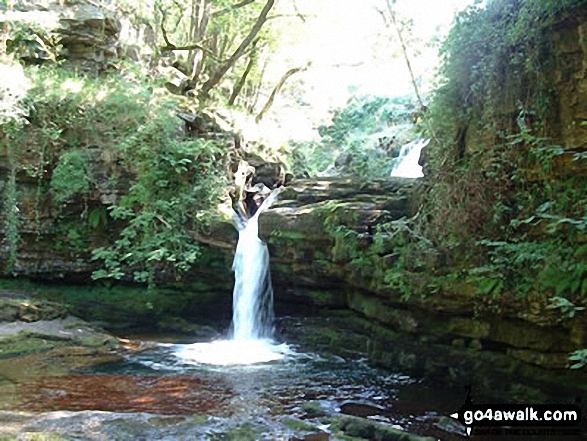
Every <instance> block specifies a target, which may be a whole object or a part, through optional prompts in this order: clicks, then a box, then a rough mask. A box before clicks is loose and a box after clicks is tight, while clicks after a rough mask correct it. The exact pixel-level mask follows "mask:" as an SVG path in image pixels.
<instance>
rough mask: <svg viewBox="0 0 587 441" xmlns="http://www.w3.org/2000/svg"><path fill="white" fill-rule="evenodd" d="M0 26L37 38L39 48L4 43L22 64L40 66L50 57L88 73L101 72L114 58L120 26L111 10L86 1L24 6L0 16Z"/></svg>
mask: <svg viewBox="0 0 587 441" xmlns="http://www.w3.org/2000/svg"><path fill="white" fill-rule="evenodd" d="M0 22H1V23H3V22H8V23H10V24H11V25H12V26H13V27H18V28H22V29H23V30H24V31H25V32H27V30H28V33H30V34H31V35H37V36H38V37H37V38H38V39H39V40H38V41H39V42H41V41H42V44H40V43H39V44H31V42H30V41H29V40H19V38H20V37H19V36H16V37H15V38H14V40H10V41H8V47H9V50H12V51H14V52H15V53H16V55H17V56H18V57H20V58H22V59H23V60H24V61H26V62H31V63H35V62H40V61H42V60H44V59H47V58H50V57H51V56H52V54H50V53H49V52H53V51H54V52H56V54H55V55H57V56H59V57H63V58H66V59H67V60H69V61H70V62H71V63H73V64H75V65H77V66H78V67H82V68H85V69H88V70H92V71H99V70H103V69H104V68H106V67H108V66H109V64H110V63H111V62H112V61H114V60H116V59H117V58H118V52H119V49H120V45H121V42H120V31H121V23H120V21H119V20H118V18H117V14H116V12H115V11H114V10H113V9H107V8H106V7H104V6H101V5H97V4H95V3H93V2H90V1H86V0H75V1H70V2H62V1H51V2H36V3H29V2H26V3H24V4H22V5H16V6H15V10H14V11H10V12H6V13H4V14H0Z"/></svg>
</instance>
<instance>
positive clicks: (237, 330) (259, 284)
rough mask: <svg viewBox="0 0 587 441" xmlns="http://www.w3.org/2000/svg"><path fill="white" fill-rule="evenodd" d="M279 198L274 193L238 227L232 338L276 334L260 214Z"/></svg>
mask: <svg viewBox="0 0 587 441" xmlns="http://www.w3.org/2000/svg"><path fill="white" fill-rule="evenodd" d="M276 197H277V192H276V191H274V192H273V193H271V195H270V196H269V197H268V198H267V199H266V200H265V201H264V202H263V204H262V205H261V207H259V209H258V210H257V212H256V213H255V215H254V216H252V217H251V218H250V219H248V220H245V221H243V222H242V223H240V224H239V225H238V228H239V234H238V243H237V246H236V254H235V256H234V262H233V264H232V269H233V271H234V277H235V282H234V290H233V294H232V339H233V340H258V339H261V338H271V337H272V334H273V289H272V287H271V275H270V273H269V251H268V250H267V245H266V244H265V243H264V242H263V241H262V240H261V239H259V214H260V213H262V212H263V211H264V210H266V209H267V208H269V207H270V206H271V203H272V202H273V201H274V200H275V198H276Z"/></svg>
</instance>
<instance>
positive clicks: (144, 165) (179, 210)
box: [94, 114, 223, 283]
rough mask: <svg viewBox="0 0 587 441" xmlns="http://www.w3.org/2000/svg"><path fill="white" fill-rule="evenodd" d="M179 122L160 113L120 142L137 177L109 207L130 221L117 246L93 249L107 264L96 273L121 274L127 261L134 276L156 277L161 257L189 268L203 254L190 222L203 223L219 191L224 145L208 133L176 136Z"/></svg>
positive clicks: (140, 279) (114, 215) (182, 268)
mask: <svg viewBox="0 0 587 441" xmlns="http://www.w3.org/2000/svg"><path fill="white" fill-rule="evenodd" d="M179 124H180V120H179V119H177V118H176V117H174V116H173V115H171V114H168V115H167V116H165V115H161V116H159V117H158V118H157V119H155V120H153V121H152V122H151V124H149V125H146V126H143V127H142V128H141V129H140V130H139V131H138V132H137V133H135V135H133V136H131V137H129V138H128V139H127V140H125V142H124V143H123V144H122V145H121V149H122V151H123V158H124V160H125V162H126V163H127V165H128V166H129V167H130V166H132V167H133V168H134V169H135V171H136V173H137V179H136V181H135V182H134V184H133V185H132V186H131V188H130V189H129V191H128V193H127V194H126V195H125V196H124V197H123V198H122V200H121V201H120V203H119V204H118V205H116V206H114V207H112V209H111V210H110V216H111V217H112V218H113V219H119V220H123V221H125V222H126V223H127V226H126V227H125V228H124V230H123V231H122V232H121V234H120V238H119V239H118V240H116V242H115V244H114V245H113V246H110V247H104V248H98V249H96V250H95V251H94V259H102V260H103V261H104V263H105V266H106V269H105V270H100V271H97V272H96V273H95V274H94V278H95V279H100V278H104V277H111V278H115V279H120V278H122V277H123V276H124V269H123V268H124V267H128V268H131V269H132V271H133V278H134V280H136V281H138V282H150V283H151V282H153V281H154V279H153V277H154V270H155V268H156V266H157V264H158V263H161V262H167V263H171V264H172V265H173V266H174V268H175V269H176V270H178V271H179V272H184V271H187V270H188V269H189V268H190V266H191V265H192V264H193V263H194V262H195V261H196V260H197V259H198V257H199V255H200V249H199V246H198V244H197V243H196V242H194V241H193V239H192V238H191V237H190V234H189V231H188V227H193V228H196V229H197V228H202V227H203V226H204V225H205V223H206V212H205V211H206V210H207V209H208V208H210V207H211V206H212V205H213V203H214V202H215V201H216V200H217V198H218V196H219V193H220V191H221V188H222V186H221V182H222V178H221V170H222V169H221V165H222V161H221V158H222V155H223V149H222V148H221V147H220V146H218V145H217V144H216V143H215V142H213V141H208V140H204V139H195V140H192V139H184V140H177V139H176V134H177V132H178V130H179ZM192 222H193V223H192Z"/></svg>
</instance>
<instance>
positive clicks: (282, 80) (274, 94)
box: [255, 67, 307, 122]
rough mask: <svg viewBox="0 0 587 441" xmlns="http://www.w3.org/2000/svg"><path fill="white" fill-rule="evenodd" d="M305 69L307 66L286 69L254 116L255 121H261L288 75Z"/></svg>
mask: <svg viewBox="0 0 587 441" xmlns="http://www.w3.org/2000/svg"><path fill="white" fill-rule="evenodd" d="M306 69H307V67H296V68H294V69H290V70H288V71H287V72H286V73H285V74H284V75H283V76H282V77H281V79H280V80H279V82H278V83H277V85H276V86H275V87H274V88H273V91H272V92H271V95H270V96H269V99H268V100H267V102H266V103H265V106H263V109H262V110H261V112H259V114H258V115H257V117H256V118H255V122H259V121H261V120H262V119H263V117H264V116H265V114H266V113H267V112H268V111H269V109H270V108H271V106H272V105H273V101H275V97H276V96H277V94H278V93H279V92H280V91H281V88H282V87H283V85H284V84H285V82H286V81H287V80H288V79H289V77H291V76H292V75H294V74H296V73H298V72H302V71H304V70H306Z"/></svg>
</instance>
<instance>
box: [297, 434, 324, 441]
mask: <svg viewBox="0 0 587 441" xmlns="http://www.w3.org/2000/svg"><path fill="white" fill-rule="evenodd" d="M329 439H330V435H329V434H328V433H326V432H316V433H308V434H307V435H304V436H302V437H297V436H293V437H291V438H290V439H289V441H328V440H329Z"/></svg>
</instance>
